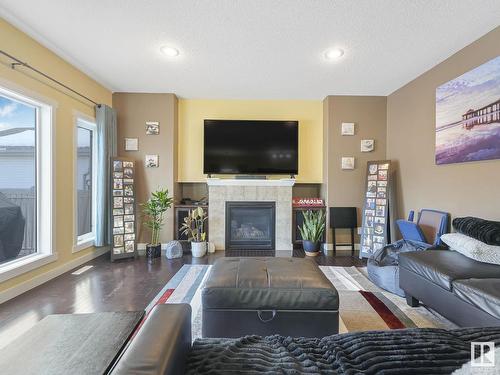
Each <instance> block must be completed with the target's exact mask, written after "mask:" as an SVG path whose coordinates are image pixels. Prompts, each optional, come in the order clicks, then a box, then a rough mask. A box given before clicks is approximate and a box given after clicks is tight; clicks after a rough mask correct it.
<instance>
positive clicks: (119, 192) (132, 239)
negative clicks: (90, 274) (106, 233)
mask: <svg viewBox="0 0 500 375" xmlns="http://www.w3.org/2000/svg"><path fill="white" fill-rule="evenodd" d="M111 166H112V171H111V173H110V174H111V176H110V177H111V179H110V180H111V186H110V190H111V194H112V199H113V207H112V211H111V226H112V228H113V229H112V231H113V241H112V244H111V245H112V246H111V247H112V251H111V252H110V257H111V261H112V262H113V261H115V260H118V259H124V258H130V257H136V256H137V238H136V230H137V228H136V223H137V212H136V209H137V208H136V205H135V175H136V173H135V172H136V171H135V168H136V162H134V161H133V160H131V159H130V158H123V157H114V158H112V160H111Z"/></svg>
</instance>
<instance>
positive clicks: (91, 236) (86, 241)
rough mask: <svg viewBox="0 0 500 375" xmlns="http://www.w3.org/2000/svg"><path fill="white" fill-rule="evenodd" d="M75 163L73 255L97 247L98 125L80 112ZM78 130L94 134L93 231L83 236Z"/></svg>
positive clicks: (75, 122) (76, 121)
mask: <svg viewBox="0 0 500 375" xmlns="http://www.w3.org/2000/svg"><path fill="white" fill-rule="evenodd" d="M73 117H74V121H73V122H74V124H75V126H74V137H73V139H74V158H73V160H74V163H73V171H74V173H73V175H74V176H73V177H74V179H73V184H74V185H73V186H74V188H73V206H74V213H75V215H74V225H73V233H74V234H73V238H74V239H75V241H74V245H73V253H76V252H78V251H81V250H84V249H87V248H89V247H91V246H94V245H95V237H96V222H97V220H96V219H97V210H96V204H97V125H96V120H95V118H93V117H90V116H87V115H85V114H83V113H80V112H76V111H75V112H74V116H73ZM78 128H83V129H87V130H89V131H91V132H92V213H91V215H92V224H91V228H92V230H91V231H90V232H89V233H85V234H83V235H81V236H79V235H78V188H77V186H78V181H77V177H78V176H77V175H78V173H77V172H78Z"/></svg>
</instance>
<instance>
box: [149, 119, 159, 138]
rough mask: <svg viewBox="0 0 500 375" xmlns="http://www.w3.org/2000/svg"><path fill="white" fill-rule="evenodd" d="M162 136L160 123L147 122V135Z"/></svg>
mask: <svg viewBox="0 0 500 375" xmlns="http://www.w3.org/2000/svg"><path fill="white" fill-rule="evenodd" d="M158 134H160V123H159V122H158V121H146V135H158Z"/></svg>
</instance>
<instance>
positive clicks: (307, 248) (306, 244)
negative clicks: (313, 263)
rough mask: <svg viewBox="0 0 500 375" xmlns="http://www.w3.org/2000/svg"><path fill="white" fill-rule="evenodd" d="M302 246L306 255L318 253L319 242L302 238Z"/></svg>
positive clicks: (312, 255) (311, 255)
mask: <svg viewBox="0 0 500 375" xmlns="http://www.w3.org/2000/svg"><path fill="white" fill-rule="evenodd" d="M302 247H303V248H304V252H305V253H306V255H307V256H310V257H315V256H317V255H319V242H312V241H308V240H303V241H302Z"/></svg>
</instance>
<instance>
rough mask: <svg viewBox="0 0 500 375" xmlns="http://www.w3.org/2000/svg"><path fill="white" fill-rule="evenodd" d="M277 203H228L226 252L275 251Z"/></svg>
mask: <svg viewBox="0 0 500 375" xmlns="http://www.w3.org/2000/svg"><path fill="white" fill-rule="evenodd" d="M275 217H276V204H275V202H247V201H245V202H226V250H275V226H276V220H275Z"/></svg>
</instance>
